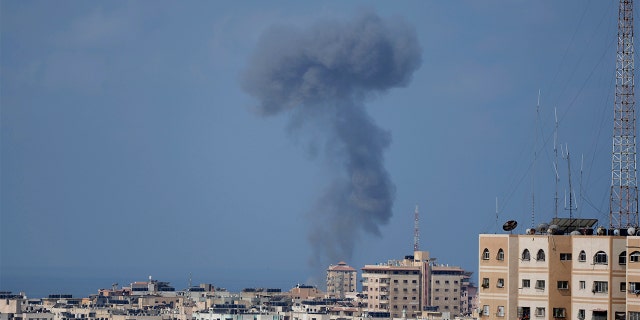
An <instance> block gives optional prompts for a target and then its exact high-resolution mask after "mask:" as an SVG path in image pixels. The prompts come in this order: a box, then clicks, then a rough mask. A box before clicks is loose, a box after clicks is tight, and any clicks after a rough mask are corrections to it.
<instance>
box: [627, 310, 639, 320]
mask: <svg viewBox="0 0 640 320" xmlns="http://www.w3.org/2000/svg"><path fill="white" fill-rule="evenodd" d="M627 320H640V312H633V311H629V317H627Z"/></svg>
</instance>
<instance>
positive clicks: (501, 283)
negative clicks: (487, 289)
mask: <svg viewBox="0 0 640 320" xmlns="http://www.w3.org/2000/svg"><path fill="white" fill-rule="evenodd" d="M497 286H498V288H504V279H502V278H499V279H498V285H497Z"/></svg>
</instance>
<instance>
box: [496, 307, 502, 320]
mask: <svg viewBox="0 0 640 320" xmlns="http://www.w3.org/2000/svg"><path fill="white" fill-rule="evenodd" d="M496 315H497V316H498V317H504V306H498V313H497V314H496Z"/></svg>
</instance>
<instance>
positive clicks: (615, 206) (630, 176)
mask: <svg viewBox="0 0 640 320" xmlns="http://www.w3.org/2000/svg"><path fill="white" fill-rule="evenodd" d="M633 73H634V46H633V1H632V0H620V5H619V7H618V46H617V50H616V92H615V103H614V107H613V152H612V156H611V197H610V199H609V226H610V227H611V228H618V229H620V228H628V227H637V226H638V183H637V172H636V115H635V96H634V75H633Z"/></svg>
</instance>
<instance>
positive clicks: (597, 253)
mask: <svg viewBox="0 0 640 320" xmlns="http://www.w3.org/2000/svg"><path fill="white" fill-rule="evenodd" d="M574 220H579V221H578V223H584V221H586V220H587V219H574ZM561 222H562V221H560V223H561ZM593 223H595V222H593ZM588 224H589V223H588V221H587V224H586V225H587V226H588ZM588 227H591V226H588ZM528 231H529V232H528V234H524V235H515V234H482V235H480V239H479V248H478V250H479V254H480V262H479V281H480V288H479V293H478V295H479V302H478V304H479V310H478V312H479V316H480V317H481V318H483V319H531V320H533V319H535V320H546V319H579V320H583V319H590V320H604V319H610V320H614V319H628V320H640V237H639V236H624V235H606V234H609V233H610V234H614V233H613V232H608V231H607V230H604V229H599V230H598V231H599V232H597V233H598V234H600V235H593V234H592V233H593V232H591V231H593V229H588V228H584V229H583V230H582V233H579V232H576V231H574V232H573V233H572V234H569V233H565V234H558V233H562V232H555V231H554V230H550V232H545V233H540V232H538V233H536V232H535V231H530V230H528ZM625 231H626V230H623V232H620V231H616V234H621V233H623V234H626V233H627V232H625ZM632 233H634V232H632Z"/></svg>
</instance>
